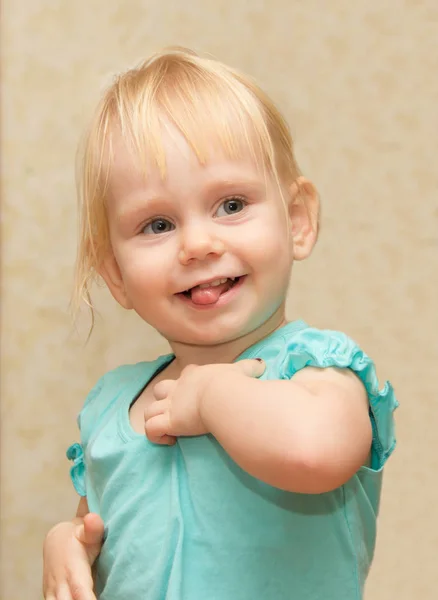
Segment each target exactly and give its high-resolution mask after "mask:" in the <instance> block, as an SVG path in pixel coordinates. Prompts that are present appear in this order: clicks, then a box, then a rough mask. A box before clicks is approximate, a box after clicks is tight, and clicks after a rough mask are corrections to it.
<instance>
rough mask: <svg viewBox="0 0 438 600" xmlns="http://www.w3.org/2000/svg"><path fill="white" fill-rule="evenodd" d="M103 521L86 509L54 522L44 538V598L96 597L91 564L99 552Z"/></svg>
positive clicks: (80, 599)
mask: <svg viewBox="0 0 438 600" xmlns="http://www.w3.org/2000/svg"><path fill="white" fill-rule="evenodd" d="M103 533H104V525H103V521H102V519H101V518H100V517H99V515H97V514H94V513H88V514H87V515H86V516H85V517H84V518H83V519H79V518H77V519H74V521H69V522H65V523H59V524H58V525H55V527H53V528H52V529H51V530H50V531H49V533H48V534H47V537H46V539H45V542H44V572H43V593H44V598H45V600H96V596H95V595H94V593H93V578H92V575H91V566H92V565H93V563H94V561H95V560H96V558H97V556H98V555H99V552H100V549H101V546H102V540H103Z"/></svg>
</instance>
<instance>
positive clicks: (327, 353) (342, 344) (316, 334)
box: [279, 328, 398, 470]
mask: <svg viewBox="0 0 438 600" xmlns="http://www.w3.org/2000/svg"><path fill="white" fill-rule="evenodd" d="M286 346H287V347H286V348H285V350H284V353H282V357H281V364H280V368H279V370H280V378H281V379H290V378H291V377H293V375H294V374H295V373H296V372H297V371H299V370H300V369H303V368H305V367H319V368H328V367H337V368H340V369H351V370H352V371H354V373H356V375H357V376H358V377H359V379H360V380H361V381H362V383H363V385H364V387H365V389H366V392H367V394H368V400H369V408H370V419H371V424H372V428H373V452H372V465H371V466H372V468H373V469H374V470H380V469H382V468H383V466H384V464H385V462H386V461H387V459H388V458H389V456H390V455H391V454H392V452H393V450H394V447H395V444H396V439H395V429H394V416H393V413H394V410H395V409H396V408H397V406H398V402H397V400H396V398H395V395H394V390H393V387H392V385H391V384H390V383H389V382H386V383H385V385H384V386H383V387H382V388H381V389H380V388H379V382H378V379H377V374H376V369H375V366H374V363H373V361H372V360H371V359H370V358H369V356H367V354H365V352H363V350H361V349H360V348H359V346H358V345H357V344H356V343H355V342H354V341H353V340H351V339H350V338H349V337H348V336H346V335H345V334H343V333H341V332H337V331H324V330H318V329H312V328H307V329H304V330H302V331H300V332H298V333H297V334H296V335H294V336H292V337H291V339H290V341H289V343H288V344H287V345H286Z"/></svg>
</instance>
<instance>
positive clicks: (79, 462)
mask: <svg viewBox="0 0 438 600" xmlns="http://www.w3.org/2000/svg"><path fill="white" fill-rule="evenodd" d="M66 454H67V458H68V460H71V461H72V462H73V464H72V466H71V467H70V478H71V480H72V483H73V486H74V488H75V490H76V492H77V493H78V494H79V496H86V488H85V464H84V451H83V449H82V446H81V444H78V443H75V444H72V445H71V446H70V447H69V448H68V450H67V453H66Z"/></svg>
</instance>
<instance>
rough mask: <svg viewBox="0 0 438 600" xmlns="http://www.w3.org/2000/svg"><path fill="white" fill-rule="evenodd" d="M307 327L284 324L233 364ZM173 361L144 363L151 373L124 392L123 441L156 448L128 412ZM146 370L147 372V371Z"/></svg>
mask: <svg viewBox="0 0 438 600" xmlns="http://www.w3.org/2000/svg"><path fill="white" fill-rule="evenodd" d="M307 327H308V325H307V323H305V321H303V320H301V319H300V320H296V321H290V322H289V323H286V324H285V325H283V326H282V327H279V328H278V329H275V330H274V331H273V332H272V333H270V334H268V335H267V336H266V337H264V338H263V339H262V340H260V341H259V342H256V343H255V344H254V345H252V346H250V347H249V348H247V349H246V350H244V351H243V352H242V353H241V354H239V356H237V357H236V359H235V360H234V361H233V362H238V361H240V360H245V359H250V358H255V357H257V355H258V353H259V352H260V351H261V350H262V349H263V347H264V346H266V345H267V344H269V343H271V342H272V341H273V340H274V339H275V338H281V337H284V336H285V335H291V334H293V333H297V332H298V331H300V330H302V329H306V328H307ZM174 359H175V355H174V354H173V353H169V354H164V355H162V356H159V357H158V358H156V359H155V360H154V361H153V362H152V363H150V362H146V363H145V365H146V369H148V368H149V369H150V367H151V365H153V369H152V371H150V372H148V373H147V375H146V374H145V373H144V372H142V373H141V374H140V375H139V376H138V377H137V379H136V380H135V383H134V384H133V385H132V387H131V386H130V387H129V389H128V390H126V394H125V397H124V399H123V402H121V403H120V411H119V419H118V420H119V427H118V430H119V433H120V436H121V437H122V439H123V440H124V441H131V440H136V439H144V440H146V442H147V443H148V444H151V445H152V446H154V447H157V446H156V444H152V442H150V441H149V440H148V439H147V437H146V436H145V435H144V434H143V433H138V432H137V431H135V430H134V428H133V427H132V424H131V421H130V418H129V411H130V408H131V406H132V404H133V403H134V402H135V401H136V400H137V399H138V397H139V396H140V394H141V393H142V392H143V390H144V389H145V388H146V387H147V386H148V385H149V383H150V382H151V381H152V380H153V379H154V377H156V376H157V375H158V374H159V373H160V372H161V371H162V370H163V369H165V368H166V367H167V366H168V365H170V363H171V362H172V361H173V360H174ZM149 369H148V370H149ZM132 390H135V393H134V394H132Z"/></svg>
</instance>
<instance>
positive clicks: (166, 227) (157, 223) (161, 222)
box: [142, 219, 175, 235]
mask: <svg viewBox="0 0 438 600" xmlns="http://www.w3.org/2000/svg"><path fill="white" fill-rule="evenodd" d="M173 229H175V225H174V224H173V223H171V222H170V221H168V220H167V219H154V220H153V221H151V222H150V223H148V224H147V225H145V226H144V227H143V229H142V233H144V234H146V235H151V234H154V235H157V234H159V233H167V232H168V231H172V230H173Z"/></svg>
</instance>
